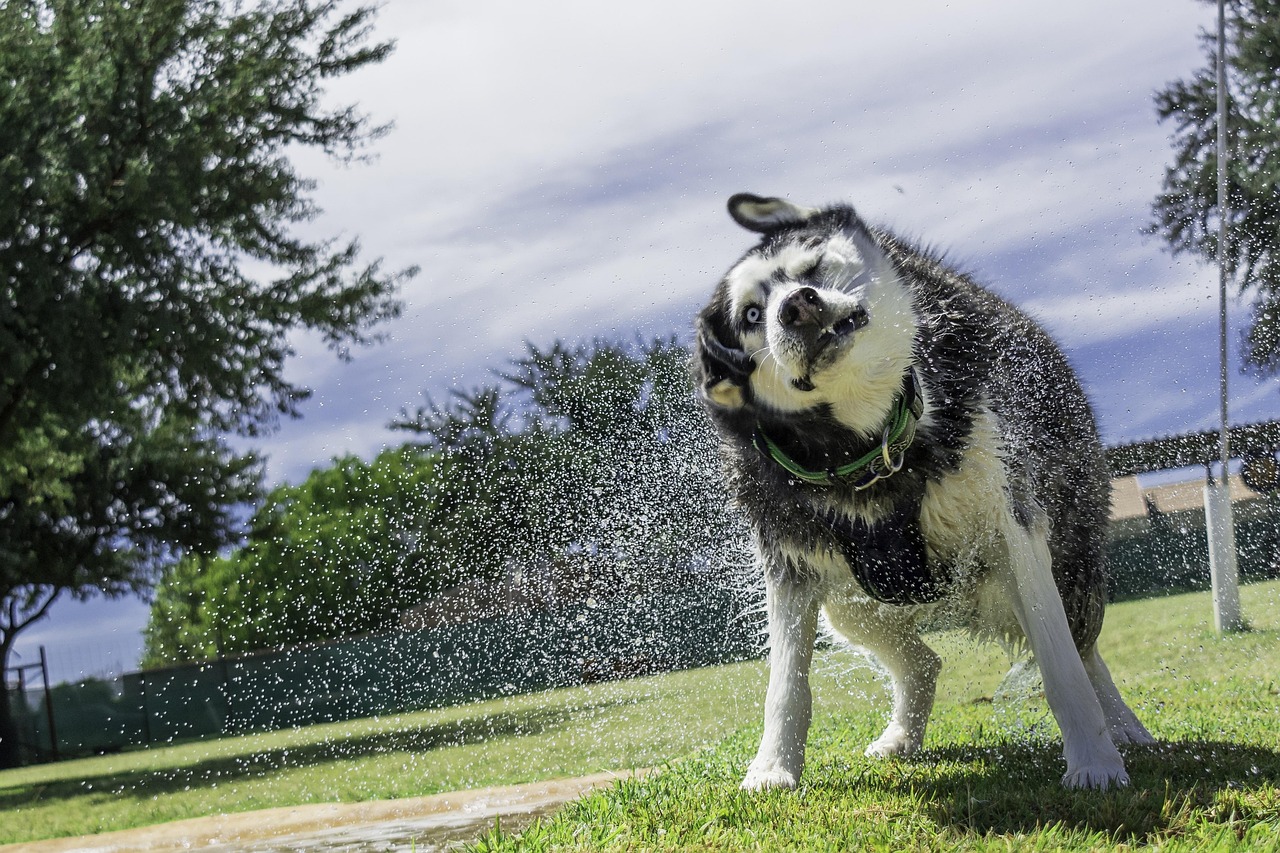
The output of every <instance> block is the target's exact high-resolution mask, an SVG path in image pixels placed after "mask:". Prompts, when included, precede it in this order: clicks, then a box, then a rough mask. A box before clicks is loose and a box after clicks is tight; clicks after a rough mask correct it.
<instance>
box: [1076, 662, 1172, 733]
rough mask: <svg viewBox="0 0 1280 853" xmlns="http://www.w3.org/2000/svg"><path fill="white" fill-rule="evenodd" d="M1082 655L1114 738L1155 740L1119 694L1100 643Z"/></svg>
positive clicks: (1086, 671) (1085, 669)
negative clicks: (1104, 661) (1103, 656)
mask: <svg viewBox="0 0 1280 853" xmlns="http://www.w3.org/2000/svg"><path fill="white" fill-rule="evenodd" d="M1080 657H1081V658H1082V659H1083V660H1084V671H1085V673H1086V674H1087V675H1088V676H1089V683H1090V684H1092V685H1093V690H1094V692H1095V693H1096V694H1098V702H1099V703H1101V705H1102V714H1103V716H1104V717H1106V719H1107V729H1108V730H1109V731H1110V732H1111V742H1112V743H1115V744H1122V743H1133V744H1149V743H1155V738H1153V737H1152V736H1151V733H1150V732H1148V731H1147V729H1146V726H1144V725H1142V722H1141V721H1140V720H1139V719H1138V717H1137V716H1136V715H1135V714H1134V713H1133V711H1131V710H1130V709H1129V706H1128V705H1126V704H1125V701H1124V699H1123V698H1122V697H1121V696H1120V691H1119V690H1117V689H1116V684H1115V682H1114V681H1112V680H1111V672H1110V671H1109V670H1108V669H1107V665H1106V664H1105V663H1103V661H1102V655H1100V654H1098V647H1097V646H1094V647H1092V648H1090V649H1089V650H1088V651H1087V652H1084V653H1082V654H1081V655H1080Z"/></svg>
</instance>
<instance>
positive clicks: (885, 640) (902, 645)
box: [823, 599, 942, 758]
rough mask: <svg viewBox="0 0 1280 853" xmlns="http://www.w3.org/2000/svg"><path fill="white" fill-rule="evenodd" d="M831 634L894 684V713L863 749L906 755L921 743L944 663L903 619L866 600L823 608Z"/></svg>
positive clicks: (835, 602) (869, 752) (836, 602)
mask: <svg viewBox="0 0 1280 853" xmlns="http://www.w3.org/2000/svg"><path fill="white" fill-rule="evenodd" d="M823 612H824V613H826V615H827V620H828V621H829V622H830V623H831V627H832V628H833V629H835V631H836V632H837V633H838V634H840V635H841V636H843V637H844V638H846V639H847V640H849V641H850V642H851V643H853V644H854V645H858V646H861V647H862V648H864V649H866V650H867V651H868V652H870V653H871V654H872V655H873V656H874V657H875V659H876V660H877V661H878V662H879V663H880V664H881V665H882V666H883V667H884V668H885V669H887V670H888V671H889V676H890V677H891V678H892V680H893V714H892V716H891V717H890V718H889V725H888V726H886V727H885V730H884V732H883V733H882V734H881V735H880V737H878V738H876V740H875V741H873V742H872V743H871V745H870V746H868V747H867V749H866V754H867V755H870V756H875V757H880V758H883V757H886V756H890V755H910V754H911V753H913V752H915V751H916V750H918V749H919V748H920V747H921V745H922V744H923V743H924V731H925V726H926V725H928V722H929V714H930V712H931V711H932V710H933V697H934V692H935V690H936V689H937V684H938V671H939V670H940V669H941V668H942V659H941V658H939V657H938V655H937V654H936V653H935V652H934V651H933V649H931V648H929V647H928V646H927V645H925V643H924V641H922V640H921V639H920V636H919V634H918V633H917V631H916V628H915V625H914V624H913V623H912V622H911V621H910V620H909V619H908V618H907V617H905V616H899V615H897V614H895V613H894V612H893V611H892V610H890V609H887V608H884V607H881V606H879V605H877V604H875V603H874V602H871V601H866V600H858V599H854V600H847V599H841V600H833V601H828V602H827V603H826V605H825V606H824V607H823Z"/></svg>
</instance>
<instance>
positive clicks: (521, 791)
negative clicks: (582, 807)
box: [0, 770, 644, 853]
mask: <svg viewBox="0 0 1280 853" xmlns="http://www.w3.org/2000/svg"><path fill="white" fill-rule="evenodd" d="M643 772H644V771H625V770H624V771H615V772H608V773H597V774H595V775H594V776H582V777H579V778H577V779H555V780H550V781H545V782H532V783H529V784H526V785H508V786H503V787H498V788H482V789H480V790H476V791H457V792H454V793H449V794H435V795H433V796H430V797H416V798H413V799H403V800H381V801H375V802H368V803H320V804H315V805H305V806H284V807H281V808H275V809H264V810H262V811H256V812H242V813H240V814H225V815H213V816H210V817H198V818H192V819H190V820H180V821H174V822H173V823H163V824H159V825H157V826H146V827H140V828H138V829H124V830H120V831H118V832H104V833H102V834H100V835H82V836H80V837H78V838H54V839H50V840H48V841H32V842H27V843H23V844H8V845H3V846H0V851H4V853H18V851H22V853H69V851H79V853H126V851H128V853H134V851H137V853H144V851H161V850H204V851H219V853H220V851H255V852H256V851H262V852H263V853H265V851H286V850H287V851H317V852H318V851H338V850H342V851H358V850H380V851H385V850H389V849H397V848H399V849H406V850H407V849H409V847H410V844H411V843H412V845H413V847H414V849H416V850H417V851H418V853H423V851H427V850H433V849H441V847H442V846H443V845H444V844H445V843H447V842H450V841H460V840H468V839H475V838H477V837H479V836H480V835H482V834H483V833H484V832H485V830H487V829H488V828H489V827H491V826H492V825H493V822H494V820H495V818H502V819H504V823H505V819H507V818H511V819H512V820H513V821H516V822H521V823H523V822H524V821H528V820H530V819H531V818H532V817H533V816H536V815H540V814H546V813H548V812H550V811H552V810H554V809H555V808H556V807H558V806H559V805H561V804H562V803H565V802H567V801H568V800H572V799H575V798H576V797H579V796H581V795H582V794H585V793H586V792H588V791H590V790H592V789H594V788H599V787H604V786H607V785H610V784H612V783H613V782H614V781H615V780H617V779H625V778H627V777H629V776H632V775H634V774H635V773H643Z"/></svg>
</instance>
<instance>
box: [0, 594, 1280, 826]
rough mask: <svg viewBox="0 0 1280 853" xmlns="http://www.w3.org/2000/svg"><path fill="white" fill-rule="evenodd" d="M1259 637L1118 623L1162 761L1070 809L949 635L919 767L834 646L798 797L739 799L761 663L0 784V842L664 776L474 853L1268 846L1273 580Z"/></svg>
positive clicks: (866, 684) (123, 757)
mask: <svg viewBox="0 0 1280 853" xmlns="http://www.w3.org/2000/svg"><path fill="white" fill-rule="evenodd" d="M1242 599H1243V605H1244V611H1245V614H1246V616H1247V618H1248V619H1249V620H1250V621H1251V623H1252V624H1253V630H1251V631H1249V632H1246V633H1243V634H1238V635H1233V636H1229V637H1225V638H1221V637H1217V636H1216V635H1214V634H1213V633H1212V631H1211V630H1210V610H1209V600H1208V596H1207V595H1206V594H1203V593H1198V594H1191V595H1183V596H1174V597H1170V598H1162V599H1149V600H1146V601H1134V602H1126V603H1124V604H1120V605H1116V606H1115V607H1114V608H1113V609H1112V610H1110V611H1109V613H1108V620H1107V627H1106V629H1105V630H1104V633H1103V646H1104V652H1105V654H1106V656H1107V659H1108V661H1109V663H1110V664H1111V668H1112V671H1113V674H1114V675H1115V676H1116V679H1117V681H1118V683H1120V685H1121V689H1122V691H1124V693H1125V694H1126V696H1127V697H1128V698H1129V699H1130V702H1131V704H1132V705H1133V706H1134V708H1135V710H1136V711H1137V712H1138V714H1139V716H1140V717H1142V719H1143V720H1144V721H1145V722H1146V723H1147V725H1148V727H1149V728H1150V729H1151V730H1152V732H1153V733H1154V734H1155V735H1156V736H1157V737H1158V738H1159V739H1160V741H1161V743H1160V744H1159V745H1158V746H1156V747H1154V748H1151V749H1145V750H1129V754H1128V761H1129V767H1130V772H1131V775H1132V776H1133V786H1132V787H1131V788H1130V789H1128V790H1126V791H1123V792H1120V793H1112V794H1095V793H1069V792H1065V791H1063V790H1061V788H1060V787H1059V786H1058V784H1057V780H1058V777H1059V776H1060V775H1061V773H1062V771H1063V763H1062V759H1061V757H1060V754H1059V751H1060V750H1059V746H1058V745H1056V744H1055V743H1053V739H1054V738H1055V737H1056V734H1057V732H1056V728H1055V727H1054V726H1053V725H1052V721H1051V719H1050V718H1049V717H1048V714H1047V710H1046V709H1045V708H1044V707H1043V702H1042V701H1041V700H1038V699H1037V698H1036V697H1034V696H1033V697H1029V698H1028V697H1021V698H1018V697H1012V698H1011V697H1006V696H1004V695H1000V696H997V695H995V691H996V687H997V685H999V683H1000V679H1001V676H1002V675H1003V672H1004V669H1005V665H1006V662H1005V660H1004V657H1003V654H1002V653H1001V652H1000V651H999V650H998V649H996V648H994V647H991V646H978V645H975V644H973V643H972V642H970V641H969V640H968V639H967V638H965V637H962V636H959V635H954V634H947V635H941V636H939V637H937V638H936V640H937V645H938V648H939V651H940V652H941V653H942V654H943V655H944V658H945V659H946V664H947V667H946V670H945V671H944V674H943V679H942V682H941V684H940V688H939V699H938V706H937V711H936V712H935V716H934V721H933V724H932V727H931V729H930V733H929V737H928V740H927V742H926V750H925V752H924V754H923V755H921V756H918V757H917V758H915V759H912V760H902V761H888V762H871V761H868V760H865V759H863V758H862V756H861V750H862V746H863V745H864V744H865V743H866V742H867V741H868V740H870V739H871V738H872V737H873V736H874V735H875V734H876V733H877V732H878V729H879V728H880V727H881V726H882V725H883V723H884V720H885V715H886V712H887V698H886V696H885V689H884V685H883V683H882V680H881V678H880V677H879V675H878V673H877V672H876V671H875V670H873V669H871V668H870V667H869V666H867V664H866V663H865V662H864V661H863V659H862V658H861V657H859V656H858V655H855V654H853V653H851V652H849V651H846V650H843V649H833V650H827V651H824V652H822V653H820V655H819V657H818V660H817V661H816V663H815V673H814V692H815V723H814V728H813V733H812V735H811V738H810V764H809V767H808V769H807V770H806V775H805V779H804V781H803V783H802V785H801V788H800V789H799V790H798V791H797V792H793V793H783V792H774V793H769V794H766V795H754V796H752V795H746V794H742V793H740V792H738V791H737V787H736V786H737V782H738V779H739V777H740V775H741V773H742V771H743V769H744V768H745V766H746V762H747V761H748V760H749V758H750V755H751V752H752V750H753V749H754V746H755V743H754V741H755V739H756V738H757V737H758V734H759V716H760V701H761V699H762V698H763V692H764V667H763V665H762V664H760V663H759V662H750V663H745V664H737V665H733V666H724V667H715V668H710V669H703V670H694V671H690V672H683V673H673V674H670V675H666V676H659V677H655V678H644V679H635V680H632V681H626V682H617V683H612V684H603V685H594V686H590V687H582V688H574V689H568V690H557V691H551V692H548V693H542V694H536V695H532V696H524V697H516V698H511V699H504V700H496V701H492V702H483V703H475V704H471V705H466V706H462V707H458V708H451V709H441V710H436V711H428V712H422V713H417V714H406V715H401V716H394V717H383V718H380V719H371V720H363V721H355V722H344V723H335V724H330V725H322V726H312V727H309V728H305V729H297V730H292V731H284V732H274V733H269V734H261V735H250V736H240V737H228V738H220V739H210V740H205V741H201V742H198V743H190V744H186V745H182V746H174V747H167V748H153V749H149V750H139V751H136V752H129V753H124V754H120V755H113V756H103V757H98V758H92V759H85V760H80V761H69V762H63V763H60V764H51V765H44V766H40V767H31V768H24V769H20V770H10V771H4V772H0V843H7V842H14V841H25V840H35V839H40V838H50V837H57V836H65V835H78V834H84V833H90V832H100V831H105V830H111V829H124V828H128V827H134V826H143V825H147V824H152V823H159V822H163V821H169V820H176V819H181V818H185V817H194V816H199V815H206V814H215V813H222V812H238V811H246V810H250V809H257V808H267V807H273V806H284V805H293V804H299V803H314V802H333V801H342V802H354V801H360V800H370V799H385V798H392V797H409V796H421V795H425V794H431V793H437V792H440V791H447V790H455V789H459V788H471V787H479V786H486V785H494V784H512V783H518V782H527V781H534V780H537V779H543V778H551V777H559V776H573V775H579V774H585V773H592V772H597V771H600V770H606V769H617V768H626V767H643V766H652V765H664V770H663V772H661V773H658V774H656V775H653V776H650V777H647V778H645V779H644V780H640V781H630V782H626V783H622V784H619V785H617V786H615V787H614V788H612V789H609V790H608V791H606V792H604V793H601V794H597V795H593V796H590V797H587V798H586V799H584V800H582V801H580V802H577V803H574V804H571V805H570V806H569V807H567V808H566V809H564V810H562V811H561V812H560V813H559V814H558V815H557V816H556V817H554V818H553V819H550V820H548V821H545V822H542V823H539V824H536V825H535V826H534V827H532V828H531V829H529V830H527V831H526V832H525V833H524V834H523V835H521V836H516V837H512V836H508V835H505V834H503V833H501V832H495V833H492V834H491V835H490V836H489V837H487V838H485V839H484V840H482V841H481V842H479V844H478V848H479V849H482V850H485V849H502V850H537V849H545V848H547V847H557V848H558V847H568V848H577V849H583V850H594V849H602V848H612V849H618V850H623V849H637V848H661V849H689V850H701V849H707V848H709V847H710V848H731V849H736V848H747V849H752V848H754V849H797V850H800V849H806V850H807V849H825V848H830V849H857V848H859V847H871V848H874V847H876V846H883V847H886V848H895V849H907V848H913V847H923V848H929V847H934V848H937V849H944V848H945V849H956V848H966V847H967V848H970V849H1000V850H1004V849H1008V848H1009V847H1010V846H1019V845H1024V844H1025V845H1026V846H1030V847H1034V846H1036V845H1039V846H1040V847H1043V848H1049V849H1056V848H1065V849H1091V848H1098V849H1104V848H1105V849H1112V848H1113V847H1114V845H1115V844H1117V843H1127V844H1132V845H1135V846H1137V845H1139V844H1145V843H1152V842H1160V843H1162V844H1165V845H1173V846H1174V847H1176V845H1177V844H1178V843H1185V844H1186V845H1187V849H1192V848H1196V849H1200V848H1201V847H1203V846H1204V845H1206V844H1208V845H1212V844H1220V845H1222V846H1231V845H1239V846H1241V847H1243V848H1247V847H1249V846H1250V845H1253V846H1255V847H1257V849H1273V848H1272V846H1271V845H1272V842H1271V841H1270V840H1269V839H1270V837H1271V834H1276V833H1280V793H1278V789H1277V784H1278V780H1280V755H1278V753H1277V751H1278V750H1280V725H1278V720H1277V713H1276V711H1277V707H1278V706H1280V695H1278V693H1280V583H1275V582H1272V583H1264V584H1256V585H1252V586H1249V587H1246V588H1244V590H1243V591H1242Z"/></svg>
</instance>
